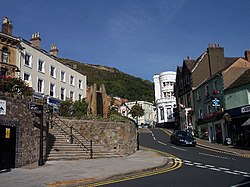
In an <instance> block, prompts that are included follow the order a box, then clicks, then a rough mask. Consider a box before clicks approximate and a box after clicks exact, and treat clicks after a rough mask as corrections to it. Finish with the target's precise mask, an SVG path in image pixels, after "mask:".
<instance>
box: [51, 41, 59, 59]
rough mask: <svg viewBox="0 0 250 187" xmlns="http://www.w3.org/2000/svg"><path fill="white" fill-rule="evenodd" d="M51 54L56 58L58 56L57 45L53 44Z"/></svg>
mask: <svg viewBox="0 0 250 187" xmlns="http://www.w3.org/2000/svg"><path fill="white" fill-rule="evenodd" d="M49 53H50V54H51V55H53V56H55V57H57V56H58V49H57V47H56V45H55V44H52V45H51V47H50V50H49Z"/></svg>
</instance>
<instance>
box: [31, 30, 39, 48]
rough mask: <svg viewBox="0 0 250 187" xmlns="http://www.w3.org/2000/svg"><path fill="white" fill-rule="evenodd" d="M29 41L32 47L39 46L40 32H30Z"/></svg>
mask: <svg viewBox="0 0 250 187" xmlns="http://www.w3.org/2000/svg"><path fill="white" fill-rule="evenodd" d="M30 42H31V43H32V45H33V46H34V47H37V48H40V43H41V38H40V33H39V32H37V33H34V34H32V36H31V39H30Z"/></svg>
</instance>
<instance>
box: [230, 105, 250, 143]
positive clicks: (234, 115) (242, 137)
mask: <svg viewBox="0 0 250 187" xmlns="http://www.w3.org/2000/svg"><path fill="white" fill-rule="evenodd" d="M226 112H227V114H228V115H230V117H231V120H229V121H227V124H228V126H229V135H230V138H231V139H232V143H233V145H235V146H240V147H245V148H250V105H245V106H241V107H237V108H233V109H229V110H226Z"/></svg>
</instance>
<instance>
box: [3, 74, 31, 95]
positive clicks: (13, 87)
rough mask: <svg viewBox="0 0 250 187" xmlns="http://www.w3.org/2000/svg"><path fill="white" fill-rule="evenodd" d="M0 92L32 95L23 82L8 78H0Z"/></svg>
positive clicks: (18, 79)
mask: <svg viewBox="0 0 250 187" xmlns="http://www.w3.org/2000/svg"><path fill="white" fill-rule="evenodd" d="M0 90H1V91H2V92H9V93H17V94H20V95H25V96H28V95H32V92H33V90H32V88H30V87H29V86H28V85H27V84H26V82H25V81H23V80H22V79H20V78H12V77H10V76H7V77H5V76H1V77H0Z"/></svg>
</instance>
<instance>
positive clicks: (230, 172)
mask: <svg viewBox="0 0 250 187" xmlns="http://www.w3.org/2000/svg"><path fill="white" fill-rule="evenodd" d="M224 173H229V174H233V175H239V173H235V172H232V171H224Z"/></svg>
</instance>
